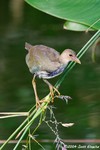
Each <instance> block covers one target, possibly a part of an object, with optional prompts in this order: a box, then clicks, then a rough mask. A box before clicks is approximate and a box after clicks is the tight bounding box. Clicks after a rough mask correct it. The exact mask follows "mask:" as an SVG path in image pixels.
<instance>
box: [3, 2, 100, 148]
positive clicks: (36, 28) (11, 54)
mask: <svg viewBox="0 0 100 150" xmlns="http://www.w3.org/2000/svg"><path fill="white" fill-rule="evenodd" d="M19 6H20V8H19ZM0 11H1V13H0V18H1V22H0V37H1V38H0V45H1V48H0V111H1V112H2V111H28V110H29V108H30V107H31V106H32V105H33V104H34V103H35V101H34V100H33V99H34V94H33V89H32V86H31V80H32V75H31V74H30V73H29V71H28V68H27V66H26V63H25V55H26V53H27V52H26V50H25V49H24V44H25V42H26V41H27V42H29V43H31V44H33V45H34V44H44V45H47V46H50V47H53V48H55V49H57V50H58V51H60V52H61V51H63V50H64V49H65V48H72V49H74V50H76V52H78V50H80V49H81V48H82V46H83V45H84V44H85V43H86V42H87V41H88V39H90V37H91V36H92V35H93V34H94V33H87V34H85V33H78V32H70V31H65V30H63V29H62V25H63V23H64V21H62V20H59V19H56V18H53V17H51V16H49V17H48V15H46V14H44V13H42V12H39V11H37V10H35V9H33V8H32V7H30V6H28V5H27V4H25V3H23V1H21V0H19V1H17V5H16V1H14V0H12V1H7V2H6V0H4V1H0ZM99 49H100V45H99V47H98V51H96V54H98V55H97V60H98V61H96V62H95V63H93V62H92V59H91V49H89V51H88V52H87V53H86V54H85V55H84V57H83V58H82V59H81V61H82V64H81V65H76V66H75V68H74V69H73V70H72V71H71V72H70V73H69V75H68V76H67V78H66V79H65V81H64V82H63V83H62V85H61V87H60V91H61V93H62V94H67V95H70V96H71V97H72V98H73V99H72V100H71V101H69V104H68V105H65V102H63V101H61V100H56V101H55V102H54V106H55V107H57V109H55V115H56V117H57V118H58V121H62V122H74V123H75V125H74V126H73V127H71V128H68V129H66V128H62V127H61V128H60V129H59V130H60V134H61V137H62V138H65V139H99V138H100V130H99V127H100V100H99V99H100V65H99V63H100V61H99V57H100V52H99ZM58 78H59V77H57V78H55V79H52V80H50V82H51V83H52V84H55V82H56V81H57V79H58ZM37 82H38V93H39V95H40V97H43V96H45V95H46V94H47V93H48V89H47V88H45V87H46V85H45V84H44V83H43V82H42V81H41V80H38V81H37ZM43 89H45V90H43ZM62 108H63V109H62ZM62 110H63V111H62ZM12 120H13V124H12ZM12 120H11V121H9V119H7V120H0V139H1V140H2V139H6V138H7V137H8V136H9V135H10V134H11V133H12V131H14V129H15V128H16V127H17V126H18V125H19V124H20V123H21V122H22V118H17V119H12ZM47 133H48V134H47ZM37 134H39V138H40V139H54V138H55V137H54V136H53V134H51V132H50V130H49V129H48V127H47V126H46V125H43V126H41V128H40V129H39V130H38V133H37ZM35 146H36V144H35ZM46 146H47V147H48V148H47V149H50V148H51V147H52V145H51V146H50V145H45V147H46ZM36 149H37V146H36ZM38 149H39V148H38ZM7 150H8V149H7Z"/></svg>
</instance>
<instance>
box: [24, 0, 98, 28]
mask: <svg viewBox="0 0 100 150" xmlns="http://www.w3.org/2000/svg"><path fill="white" fill-rule="evenodd" d="M25 1H26V2H27V3H28V4H30V5H31V6H33V7H35V8H37V9H39V10H41V11H43V12H45V13H47V14H50V15H52V16H55V17H58V18H61V19H64V20H68V21H72V22H76V23H80V24H83V25H86V26H92V28H94V29H96V30H98V29H100V0H83V1H82V0H25Z"/></svg>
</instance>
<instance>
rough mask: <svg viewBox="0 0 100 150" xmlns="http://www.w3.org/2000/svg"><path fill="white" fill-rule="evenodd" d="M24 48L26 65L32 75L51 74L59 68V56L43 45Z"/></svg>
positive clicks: (53, 50)
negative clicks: (46, 72) (37, 73)
mask: <svg viewBox="0 0 100 150" xmlns="http://www.w3.org/2000/svg"><path fill="white" fill-rule="evenodd" d="M27 44H28V43H27ZM25 48H26V49H27V50H28V54H27V56H26V63H27V65H28V67H29V69H30V71H31V72H32V73H35V72H37V71H49V72H52V71H54V70H56V69H57V68H58V67H59V66H60V63H59V56H60V54H59V52H57V51H56V50H55V49H53V48H50V47H47V46H44V45H35V46H32V45H30V44H29V45H26V47H25Z"/></svg>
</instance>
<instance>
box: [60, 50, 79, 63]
mask: <svg viewBox="0 0 100 150" xmlns="http://www.w3.org/2000/svg"><path fill="white" fill-rule="evenodd" d="M70 61H73V62H76V63H79V64H81V62H80V60H79V59H78V58H77V56H76V53H75V52H74V51H73V50H71V49H65V50H64V51H63V52H62V53H61V55H60V62H61V63H63V64H68V63H69V62H70Z"/></svg>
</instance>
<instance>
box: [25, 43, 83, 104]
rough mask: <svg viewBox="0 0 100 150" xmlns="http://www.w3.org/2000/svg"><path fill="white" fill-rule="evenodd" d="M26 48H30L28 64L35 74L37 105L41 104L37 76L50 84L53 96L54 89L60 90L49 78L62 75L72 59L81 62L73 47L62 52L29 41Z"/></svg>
mask: <svg viewBox="0 0 100 150" xmlns="http://www.w3.org/2000/svg"><path fill="white" fill-rule="evenodd" d="M25 49H26V50H28V54H27V55H26V64H27V66H28V68H29V71H30V72H31V73H32V74H33V80H32V85H33V88H34V93H35V98H36V106H38V105H39V104H40V101H39V98H38V94H37V90H36V82H35V77H36V76H37V77H39V78H42V79H43V81H44V82H45V83H46V84H47V85H48V86H49V89H50V93H51V96H53V95H54V94H53V90H55V91H56V92H58V93H59V91H58V90H57V89H56V88H55V87H54V86H52V85H51V84H50V83H49V82H48V80H47V79H51V78H54V77H56V76H58V75H60V74H61V73H62V72H63V71H64V69H65V67H66V66H67V65H68V63H69V62H70V61H74V62H76V63H79V64H81V62H80V60H79V59H78V58H77V56H76V54H75V52H74V51H73V50H71V49H65V50H64V51H63V52H62V53H61V54H60V53H59V52H57V51H56V50H55V49H53V48H50V47H47V46H44V45H35V46H32V45H31V44H29V43H27V42H26V43H25Z"/></svg>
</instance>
